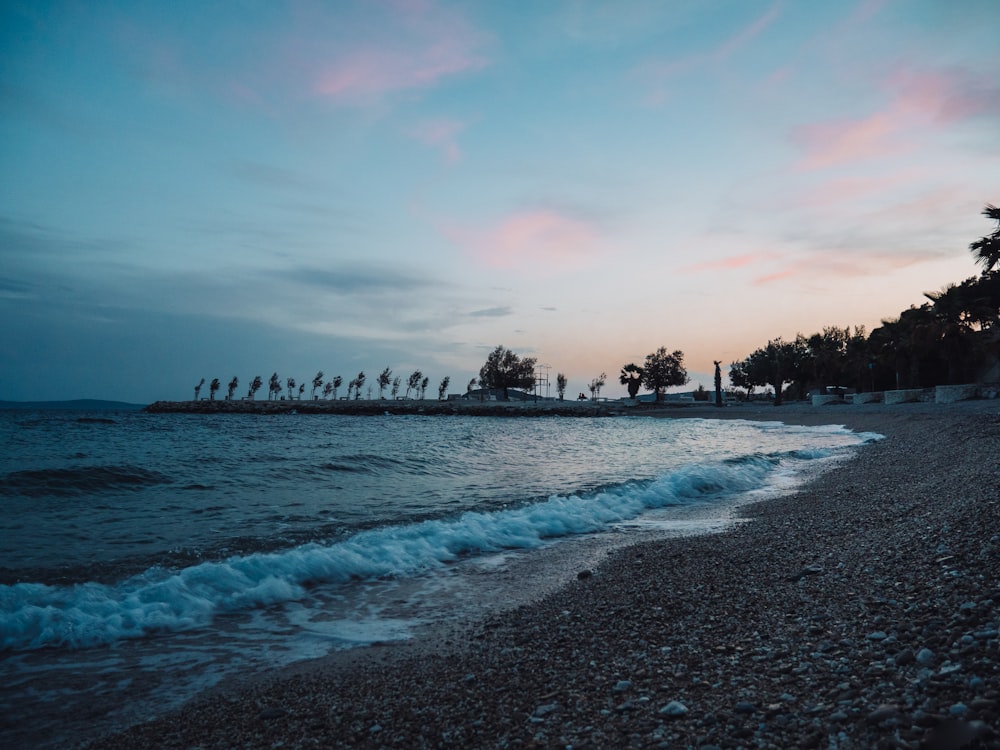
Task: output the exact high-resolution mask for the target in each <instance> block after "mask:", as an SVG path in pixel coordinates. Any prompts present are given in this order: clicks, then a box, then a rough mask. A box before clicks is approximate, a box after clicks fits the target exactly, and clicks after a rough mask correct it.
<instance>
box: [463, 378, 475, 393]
mask: <svg viewBox="0 0 1000 750" xmlns="http://www.w3.org/2000/svg"><path fill="white" fill-rule="evenodd" d="M475 387H476V379H475V378H473V379H472V380H470V381H469V384H468V385H467V386H465V395H466V396H471V395H472V389H473V388H475Z"/></svg>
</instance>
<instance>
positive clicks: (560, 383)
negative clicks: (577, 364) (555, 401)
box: [556, 372, 569, 401]
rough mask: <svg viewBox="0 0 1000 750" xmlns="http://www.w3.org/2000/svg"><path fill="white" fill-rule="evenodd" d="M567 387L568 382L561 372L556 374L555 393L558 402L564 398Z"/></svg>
mask: <svg viewBox="0 0 1000 750" xmlns="http://www.w3.org/2000/svg"><path fill="white" fill-rule="evenodd" d="M567 385H569V381H568V380H567V379H566V376H565V375H563V374H562V373H561V372H560V373H557V374H556V393H558V394H559V400H560V401H562V400H564V399H565V398H566V386H567Z"/></svg>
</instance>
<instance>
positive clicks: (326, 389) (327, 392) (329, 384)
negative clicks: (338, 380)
mask: <svg viewBox="0 0 1000 750" xmlns="http://www.w3.org/2000/svg"><path fill="white" fill-rule="evenodd" d="M332 393H333V381H332V380H331V381H328V382H327V384H326V385H324V386H323V398H325V399H326V398H330V394H332Z"/></svg>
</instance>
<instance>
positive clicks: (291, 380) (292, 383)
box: [285, 378, 295, 401]
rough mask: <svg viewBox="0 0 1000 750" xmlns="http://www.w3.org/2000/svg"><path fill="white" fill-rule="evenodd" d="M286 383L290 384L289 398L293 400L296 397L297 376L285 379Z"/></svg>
mask: <svg viewBox="0 0 1000 750" xmlns="http://www.w3.org/2000/svg"><path fill="white" fill-rule="evenodd" d="M285 385H286V386H288V400H289V401H291V400H292V399H293V398H295V396H294V391H295V378H288V379H287V380H286V381H285Z"/></svg>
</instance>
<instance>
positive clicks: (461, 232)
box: [445, 208, 600, 270]
mask: <svg viewBox="0 0 1000 750" xmlns="http://www.w3.org/2000/svg"><path fill="white" fill-rule="evenodd" d="M445 232H446V234H447V235H448V236H449V237H450V238H451V239H452V241H454V242H456V243H457V244H459V245H461V246H463V247H465V248H466V249H468V250H469V251H470V252H471V253H472V254H473V255H474V256H475V257H476V258H478V259H479V260H480V261H482V262H483V263H485V264H486V265H488V266H490V267H492V268H504V269H517V268H525V269H529V268H530V269H533V270H534V269H539V268H542V269H554V268H557V267H563V268H570V267H574V266H576V265H579V264H580V263H582V262H587V261H588V260H590V259H591V258H592V257H593V256H594V255H595V253H596V251H597V245H598V243H599V240H600V232H599V230H598V228H597V227H596V226H595V225H594V224H592V223H590V222H588V221H585V220H581V219H577V218H574V217H571V216H567V215H564V214H561V213H559V212H557V211H554V210H552V209H544V208H543V209H535V210H531V211H522V212H519V213H515V214H512V215H510V216H507V217H506V218H504V219H503V220H501V221H499V222H497V223H495V224H492V225H489V226H486V227H481V228H471V229H470V228H466V227H448V228H446V230H445Z"/></svg>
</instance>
